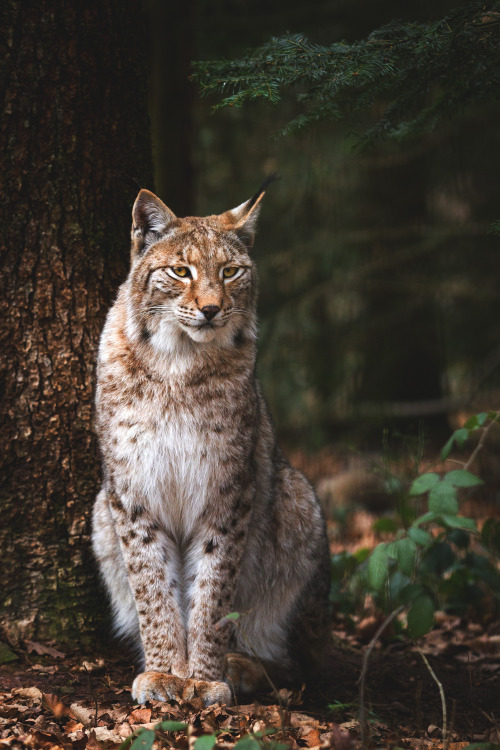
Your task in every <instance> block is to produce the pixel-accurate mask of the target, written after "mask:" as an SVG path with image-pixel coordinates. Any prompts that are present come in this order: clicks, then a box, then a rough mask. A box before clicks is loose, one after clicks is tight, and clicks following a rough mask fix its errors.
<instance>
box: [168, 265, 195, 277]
mask: <svg viewBox="0 0 500 750" xmlns="http://www.w3.org/2000/svg"><path fill="white" fill-rule="evenodd" d="M171 270H172V271H173V272H174V273H175V275H176V276H180V277H181V279H186V278H190V276H191V271H190V270H189V268H188V267H187V266H171Z"/></svg>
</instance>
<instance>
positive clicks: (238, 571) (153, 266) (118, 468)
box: [92, 177, 329, 705]
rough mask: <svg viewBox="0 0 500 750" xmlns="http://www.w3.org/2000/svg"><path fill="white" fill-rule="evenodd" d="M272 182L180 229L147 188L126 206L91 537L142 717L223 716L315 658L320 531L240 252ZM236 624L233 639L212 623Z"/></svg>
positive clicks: (320, 602)
mask: <svg viewBox="0 0 500 750" xmlns="http://www.w3.org/2000/svg"><path fill="white" fill-rule="evenodd" d="M272 179H273V177H271V178H268V179H267V180H266V182H265V183H264V184H263V185H262V187H261V188H260V190H259V191H258V192H257V193H256V195H254V197H253V198H251V199H250V200H248V201H246V202H245V203H242V204H241V205H239V206H238V207H237V208H234V209H232V210H230V211H226V212H225V213H222V214H219V215H218V216H207V217H205V218H194V217H187V218H184V219H179V218H177V217H176V216H175V215H174V214H173V213H172V211H171V210H170V209H169V208H167V207H166V206H165V205H164V204H163V203H162V201H161V200H160V199H159V198H157V197H156V196H155V195H153V193H150V192H149V191H148V190H141V191H140V193H139V195H138V196H137V199H136V201H135V203H134V207H133V210H132V253H131V265H130V273H129V276H128V278H127V280H126V281H125V283H124V284H123V285H122V286H121V288H120V290H119V292H118V296H117V299H116V302H115V303H114V305H113V307H112V308H111V310H110V311H109V314H108V317H107V320H106V325H105V327H104V330H103V333H102V337H101V343H100V348H99V357H98V368H97V397H96V399H97V411H96V421H97V431H98V435H99V440H100V446H101V452H102V458H103V476H104V480H103V485H102V489H101V491H100V493H99V495H98V496H97V500H96V504H95V508H94V515H93V534H92V539H93V546H94V553H95V556H96V558H97V560H98V563H99V567H100V571H101V574H102V577H103V579H104V582H105V584H106V587H107V589H108V592H109V596H110V599H111V604H112V607H113V612H114V619H115V625H116V629H117V631H118V633H120V634H121V635H124V636H127V637H128V638H130V639H133V640H134V641H135V642H136V644H137V647H138V649H139V650H140V654H141V661H142V670H143V671H142V672H141V674H139V675H138V676H137V677H136V678H135V680H134V683H133V686H132V695H133V698H134V700H136V701H137V702H139V703H144V702H145V701H147V700H150V699H156V700H170V699H172V698H174V697H178V696H181V697H184V698H186V697H191V696H193V695H198V696H200V697H201V698H202V699H203V701H204V703H205V704H206V705H209V704H211V703H214V702H217V701H221V702H223V703H227V704H229V703H231V700H232V695H233V693H245V692H252V691H254V690H256V689H258V688H259V687H260V686H261V685H262V683H263V673H262V665H265V668H266V669H267V670H268V671H269V672H270V673H272V674H273V675H274V676H275V679H285V680H289V679H293V678H297V677H299V676H303V675H304V670H305V669H308V668H309V669H310V668H314V664H315V659H316V660H317V659H318V658H321V653H322V649H323V644H324V636H325V631H326V622H327V615H326V613H327V592H328V586H329V554H328V545H327V537H326V530H325V523H324V519H323V516H322V513H321V509H320V506H319V504H318V501H317V499H316V497H315V495H314V492H313V490H312V488H311V486H310V484H309V483H308V482H307V480H306V479H305V478H304V476H303V475H302V474H301V473H300V472H299V471H297V470H296V469H293V468H292V467H291V466H290V465H289V464H288V463H287V461H286V459H285V458H284V457H283V455H282V453H281V451H280V449H279V447H278V445H277V444H276V438H275V435H274V431H273V427H272V424H271V420H270V418H269V413H268V409H267V406H266V402H265V400H264V398H263V396H262V395H261V392H260V388H259V384H258V382H257V380H256V377H255V357H256V312H255V308H256V298H257V276H256V270H255V264H254V262H253V260H252V257H251V254H250V251H251V247H252V245H253V238H254V231H255V223H256V219H257V215H258V212H259V209H260V203H261V199H262V197H263V195H264V193H265V190H266V188H267V186H268V184H269V182H270V181H272ZM232 611H238V612H241V613H245V614H244V615H243V616H242V617H241V618H240V619H239V620H238V623H237V625H238V626H237V627H233V625H228V626H227V627H221V626H220V621H221V619H222V618H223V617H224V615H226V614H228V613H230V612H232ZM240 623H241V625H240ZM255 657H257V658H255Z"/></svg>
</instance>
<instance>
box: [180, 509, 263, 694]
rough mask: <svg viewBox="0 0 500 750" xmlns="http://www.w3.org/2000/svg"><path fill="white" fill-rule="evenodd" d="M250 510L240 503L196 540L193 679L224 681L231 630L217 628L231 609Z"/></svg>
mask: <svg viewBox="0 0 500 750" xmlns="http://www.w3.org/2000/svg"><path fill="white" fill-rule="evenodd" d="M250 507H251V505H250V502H248V501H245V499H243V501H242V502H241V504H240V507H239V509H238V515H237V516H234V517H233V518H231V520H230V521H229V523H228V524H227V525H222V524H217V525H211V526H210V525H208V524H207V525H205V527H204V530H203V532H202V534H201V535H200V537H199V541H198V544H197V550H196V552H195V554H194V556H193V557H197V558H198V560H199V563H198V566H197V571H196V577H195V580H194V583H193V585H192V588H191V590H190V592H189V598H190V605H191V609H190V613H189V619H188V628H187V647H188V657H189V671H190V673H191V676H192V677H193V678H195V679H199V680H208V681H220V680H222V679H223V677H224V658H225V655H226V653H227V651H228V642H229V634H230V629H229V628H216V625H217V623H218V622H219V621H220V620H221V618H223V617H224V615H227V614H228V613H229V612H231V611H232V609H233V606H234V599H235V594H236V588H237V582H238V578H239V572H240V564H241V558H242V555H243V549H244V544H245V538H246V534H247V528H248V520H249V515H250ZM193 552H194V550H193ZM228 694H229V695H230V693H228Z"/></svg>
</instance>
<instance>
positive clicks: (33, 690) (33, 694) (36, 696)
mask: <svg viewBox="0 0 500 750" xmlns="http://www.w3.org/2000/svg"><path fill="white" fill-rule="evenodd" d="M12 694H13V695H18V696H19V697H20V698H32V699H33V700H37V701H41V700H42V697H43V693H42V691H41V690H39V689H38V688H37V687H28V688H14V690H13V691H12Z"/></svg>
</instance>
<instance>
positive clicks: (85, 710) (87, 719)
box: [69, 703, 95, 727]
mask: <svg viewBox="0 0 500 750" xmlns="http://www.w3.org/2000/svg"><path fill="white" fill-rule="evenodd" d="M69 710H70V711H71V715H72V716H73V717H74V718H75V719H77V721H79V722H81V723H82V724H83V726H84V727H91V726H93V725H94V723H95V707H92V708H89V707H88V706H82V705H81V703H72V704H71V706H70V707H69Z"/></svg>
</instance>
